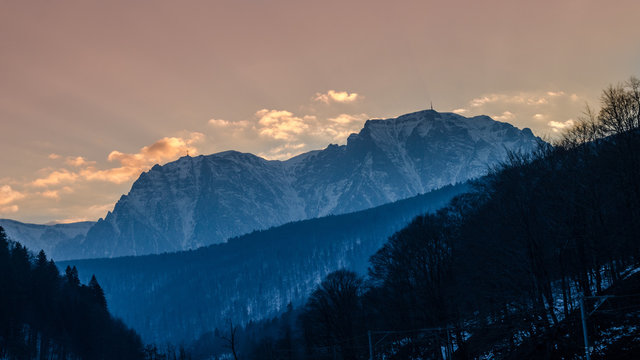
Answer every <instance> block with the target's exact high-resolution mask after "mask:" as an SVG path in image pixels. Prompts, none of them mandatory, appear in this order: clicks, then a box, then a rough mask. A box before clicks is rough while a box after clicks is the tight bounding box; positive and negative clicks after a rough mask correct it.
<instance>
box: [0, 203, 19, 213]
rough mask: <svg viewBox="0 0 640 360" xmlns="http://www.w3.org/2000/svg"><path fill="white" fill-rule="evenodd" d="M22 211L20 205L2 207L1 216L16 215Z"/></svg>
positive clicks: (0, 208) (0, 209) (0, 207)
mask: <svg viewBox="0 0 640 360" xmlns="http://www.w3.org/2000/svg"><path fill="white" fill-rule="evenodd" d="M18 210H20V208H19V207H18V205H9V206H0V214H10V213H16V212H18Z"/></svg>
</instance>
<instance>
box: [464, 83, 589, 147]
mask: <svg viewBox="0 0 640 360" xmlns="http://www.w3.org/2000/svg"><path fill="white" fill-rule="evenodd" d="M583 107H584V103H583V102H581V97H580V96H579V95H577V94H574V93H571V94H568V93H566V92H565V91H561V90H555V91H551V90H549V91H537V92H515V93H493V94H487V95H483V96H479V97H476V98H473V99H471V100H470V101H469V102H468V107H467V108H458V109H455V110H453V111H452V112H455V113H457V114H460V115H463V116H474V115H483V114H484V115H489V116H491V117H492V118H493V119H494V120H498V121H504V122H509V123H512V124H514V125H516V126H518V127H521V128H522V127H530V128H532V129H533V130H534V132H535V133H536V134H537V135H539V136H543V137H548V136H552V134H555V133H558V132H559V130H560V129H563V128H566V127H569V126H571V125H573V121H572V120H567V121H560V120H551V121H549V119H552V118H556V117H558V116H559V115H560V116H562V115H561V113H560V112H559V109H563V110H564V111H565V112H566V115H564V116H570V115H571V114H579V113H581V112H582V111H583V110H582V109H583Z"/></svg>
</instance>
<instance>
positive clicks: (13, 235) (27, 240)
mask: <svg viewBox="0 0 640 360" xmlns="http://www.w3.org/2000/svg"><path fill="white" fill-rule="evenodd" d="M94 224H95V222H93V221H82V222H77V223H70V224H54V225H40V224H29V223H22V222H19V221H15V220H9V219H0V226H2V227H3V228H4V230H5V232H6V233H7V236H8V237H9V238H10V239H12V240H15V241H18V242H20V243H21V244H23V245H25V246H26V247H28V248H29V249H31V250H32V251H34V252H38V251H40V250H44V251H45V253H47V255H48V256H49V257H51V258H53V259H56V260H66V259H70V258H72V257H74V254H78V255H82V252H79V249H80V248H81V245H82V242H83V241H84V239H85V236H86V235H87V232H88V231H89V229H90V228H91V226H93V225H94Z"/></svg>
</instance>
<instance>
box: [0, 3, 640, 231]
mask: <svg viewBox="0 0 640 360" xmlns="http://www.w3.org/2000/svg"><path fill="white" fill-rule="evenodd" d="M638 13H640V2H637V1H616V2H615V3H612V2H605V1H586V0H585V1H578V0H573V1H537V2H533V1H530V2H522V1H481V2H480V1H446V2H445V1H438V2H436V1H395V2H389V1H322V2H320V1H300V0H298V1H280V0H271V1H245V0H236V1H228V2H227V1H202V2H195V1H180V2H177V1H129V0H128V1H114V0H110V1H17V0H16V1H3V2H2V11H0V45H1V49H2V51H1V52H0V69H2V70H1V72H0V74H1V75H0V119H1V121H2V128H1V131H0V168H1V169H2V170H1V172H0V217H4V218H13V219H17V220H21V221H29V222H49V221H68V220H78V219H90V220H96V219H97V218H99V217H103V216H104V215H105V214H106V211H108V210H110V209H111V208H112V207H113V205H114V203H115V201H117V199H118V198H119V197H120V195H121V194H122V193H126V192H127V191H128V189H129V187H130V186H131V184H132V182H133V181H134V180H135V179H136V177H137V175H138V174H139V172H140V171H143V170H146V169H148V168H149V167H150V166H151V165H153V164H154V163H156V162H159V163H166V162H168V161H172V160H175V159H176V158H178V157H179V156H182V155H184V154H186V152H187V151H190V153H191V154H197V153H199V154H209V153H213V152H218V151H223V150H228V149H235V150H239V151H244V152H253V153H256V154H261V155H262V156H265V157H267V158H272V159H284V158H287V157H289V156H291V155H294V154H297V153H300V152H303V151H308V150H312V149H319V148H324V147H325V146H326V145H327V144H329V143H344V142H345V139H346V136H347V135H348V134H349V133H350V132H352V131H357V130H358V129H359V128H361V126H362V124H363V122H364V120H365V119H367V118H385V117H392V116H397V115H400V114H403V113H408V112H412V111H416V110H421V109H425V108H428V107H429V102H430V101H433V103H434V106H435V108H436V110H439V111H453V110H455V111H456V112H458V113H461V114H463V115H477V114H486V115H490V116H492V117H494V118H496V119H499V120H501V121H507V122H510V123H513V124H514V125H516V126H518V127H521V128H522V127H530V128H531V129H532V130H533V131H534V133H536V134H537V135H540V136H553V134H554V129H555V130H557V129H559V128H561V127H562V126H565V125H566V124H570V123H571V121H572V120H575V119H576V118H577V117H578V116H579V115H580V112H581V111H582V109H583V108H584V104H585V102H589V103H591V104H592V105H596V106H597V99H598V96H599V93H600V91H601V89H602V88H604V87H605V86H607V85H608V84H611V83H616V82H619V81H623V80H625V79H627V78H628V77H629V76H631V75H636V76H637V75H640V42H639V41H638V39H640V26H638V22H637V14H638Z"/></svg>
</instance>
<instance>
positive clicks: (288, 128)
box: [256, 109, 316, 140]
mask: <svg viewBox="0 0 640 360" xmlns="http://www.w3.org/2000/svg"><path fill="white" fill-rule="evenodd" d="M256 116H257V117H258V118H259V119H258V124H259V126H260V127H259V133H260V135H261V136H266V137H270V138H273V139H276V140H292V139H293V138H294V136H295V135H299V134H301V133H302V132H304V131H305V130H306V129H308V128H309V125H308V124H307V122H311V121H315V120H316V117H315V116H311V115H305V116H303V117H297V116H294V115H293V113H291V112H290V111H286V110H268V109H262V110H260V111H258V112H256Z"/></svg>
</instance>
